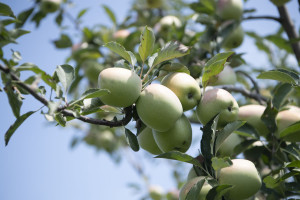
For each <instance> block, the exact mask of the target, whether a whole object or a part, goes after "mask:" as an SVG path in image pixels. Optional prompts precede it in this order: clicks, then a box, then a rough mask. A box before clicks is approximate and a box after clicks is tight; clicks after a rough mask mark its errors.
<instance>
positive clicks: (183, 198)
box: [179, 176, 212, 200]
mask: <svg viewBox="0 0 300 200" xmlns="http://www.w3.org/2000/svg"><path fill="white" fill-rule="evenodd" d="M203 179H205V177H204V176H198V177H195V178H193V179H191V180H189V181H188V182H187V183H186V184H184V185H183V186H182V188H181V189H180V192H179V200H186V197H187V195H188V193H189V191H190V190H191V189H192V187H193V186H194V185H195V184H197V183H198V182H199V181H201V180H203ZM211 188H212V186H211V185H210V184H209V183H208V181H207V180H205V182H204V184H203V186H202V188H201V190H200V193H199V199H198V200H205V199H206V195H207V193H208V192H209V190H210V189H211Z"/></svg>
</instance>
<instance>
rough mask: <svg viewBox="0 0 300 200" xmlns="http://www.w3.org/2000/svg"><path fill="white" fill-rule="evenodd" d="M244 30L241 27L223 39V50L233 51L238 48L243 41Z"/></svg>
mask: <svg viewBox="0 0 300 200" xmlns="http://www.w3.org/2000/svg"><path fill="white" fill-rule="evenodd" d="M244 35H245V33H244V30H243V28H242V26H241V25H239V26H238V27H237V28H235V29H234V30H233V31H232V32H231V33H229V35H227V37H225V38H224V41H223V47H224V48H225V49H234V48H237V47H239V46H240V45H241V44H242V43H243V40H244Z"/></svg>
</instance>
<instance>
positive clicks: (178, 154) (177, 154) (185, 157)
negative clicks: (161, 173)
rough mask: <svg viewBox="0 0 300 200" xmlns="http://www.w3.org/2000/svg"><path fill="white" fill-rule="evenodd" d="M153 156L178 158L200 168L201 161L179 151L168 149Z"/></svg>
mask: <svg viewBox="0 0 300 200" xmlns="http://www.w3.org/2000/svg"><path fill="white" fill-rule="evenodd" d="M155 158H165V159H170V160H178V161H181V162H186V163H190V164H193V165H196V166H198V167H201V168H202V165H201V163H200V162H199V161H198V160H197V159H195V158H193V157H192V156H190V155H188V154H185V153H181V152H179V151H169V152H166V153H163V154H160V155H158V156H155Z"/></svg>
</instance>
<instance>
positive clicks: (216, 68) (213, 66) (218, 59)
mask: <svg viewBox="0 0 300 200" xmlns="http://www.w3.org/2000/svg"><path fill="white" fill-rule="evenodd" d="M233 53H234V52H224V53H219V54H217V55H215V56H214V57H212V58H211V59H210V60H209V61H208V62H207V63H206V64H205V66H204V70H203V76H202V85H203V87H204V88H205V87H206V86H207V84H208V83H209V81H210V79H211V78H212V77H214V76H216V75H218V74H219V73H220V72H221V71H222V70H223V69H224V65H225V63H226V62H227V60H228V59H229V57H230V56H231V55H232V54H233Z"/></svg>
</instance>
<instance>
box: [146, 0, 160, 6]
mask: <svg viewBox="0 0 300 200" xmlns="http://www.w3.org/2000/svg"><path fill="white" fill-rule="evenodd" d="M162 5H163V0H147V6H148V7H149V8H160V7H162Z"/></svg>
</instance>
